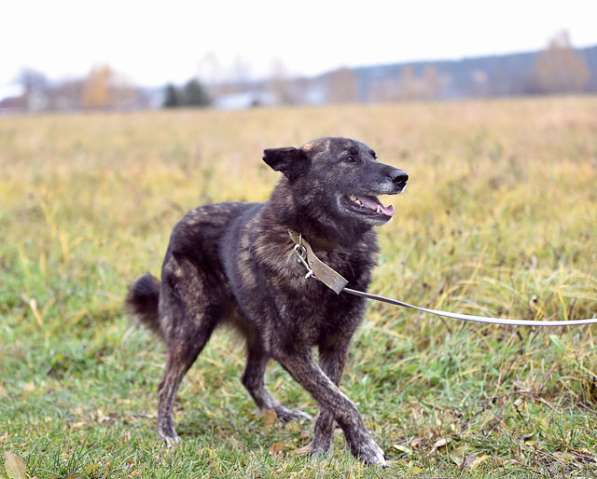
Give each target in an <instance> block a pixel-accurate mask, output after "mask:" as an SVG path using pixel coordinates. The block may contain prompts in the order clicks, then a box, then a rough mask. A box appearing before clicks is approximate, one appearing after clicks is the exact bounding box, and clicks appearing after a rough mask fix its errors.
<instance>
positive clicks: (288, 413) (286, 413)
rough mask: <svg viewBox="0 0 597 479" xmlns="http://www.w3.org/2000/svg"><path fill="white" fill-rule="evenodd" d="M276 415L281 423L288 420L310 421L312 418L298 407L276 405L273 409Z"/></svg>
mask: <svg viewBox="0 0 597 479" xmlns="http://www.w3.org/2000/svg"><path fill="white" fill-rule="evenodd" d="M274 410H275V411H276V416H277V417H278V419H279V420H280V421H282V422H283V423H286V422H289V421H312V420H313V418H312V417H311V416H310V415H309V414H307V413H306V412H303V411H301V410H299V409H288V408H287V407H284V406H277V407H276V408H275V409H274Z"/></svg>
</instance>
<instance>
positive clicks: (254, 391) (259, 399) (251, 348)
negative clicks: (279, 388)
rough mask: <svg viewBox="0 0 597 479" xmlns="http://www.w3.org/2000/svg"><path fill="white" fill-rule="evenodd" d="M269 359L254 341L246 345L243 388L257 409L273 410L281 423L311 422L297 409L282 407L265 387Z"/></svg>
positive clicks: (309, 418) (305, 414) (306, 415)
mask: <svg viewBox="0 0 597 479" xmlns="http://www.w3.org/2000/svg"><path fill="white" fill-rule="evenodd" d="M268 361H269V357H268V356H267V355H266V354H265V353H264V352H263V348H262V347H261V345H259V344H258V343H257V342H256V341H255V342H253V343H248V344H247V365H246V367H245V372H244V373H243V376H242V379H241V381H242V383H243V386H245V388H246V389H247V391H248V392H249V394H250V395H251V397H252V398H253V400H254V401H255V404H257V407H258V408H259V409H273V410H274V411H275V412H276V416H277V417H278V419H279V420H280V421H282V422H288V421H292V420H295V419H298V420H311V419H312V418H311V416H309V415H308V414H307V413H304V412H303V411H300V410H298V409H289V408H287V407H284V406H282V405H281V404H280V403H279V402H278V401H277V400H276V399H275V398H273V397H272V395H271V394H270V393H269V391H268V390H267V389H266V387H265V381H264V377H265V369H266V367H267V363H268Z"/></svg>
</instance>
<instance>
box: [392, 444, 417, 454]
mask: <svg viewBox="0 0 597 479" xmlns="http://www.w3.org/2000/svg"><path fill="white" fill-rule="evenodd" d="M394 449H396V450H398V451H400V452H403V453H404V454H406V455H408V456H410V455H411V454H412V453H413V450H412V449H411V448H410V447H406V446H403V445H401V444H394Z"/></svg>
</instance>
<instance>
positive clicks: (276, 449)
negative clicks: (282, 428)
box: [269, 442, 284, 456]
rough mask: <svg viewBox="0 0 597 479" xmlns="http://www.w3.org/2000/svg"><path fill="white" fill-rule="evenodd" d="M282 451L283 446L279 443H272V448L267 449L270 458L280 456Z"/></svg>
mask: <svg viewBox="0 0 597 479" xmlns="http://www.w3.org/2000/svg"><path fill="white" fill-rule="evenodd" d="M283 450H284V444H283V443H281V442H274V443H273V444H272V447H270V448H269V453H270V454H271V455H272V456H278V455H280V454H282V451H283Z"/></svg>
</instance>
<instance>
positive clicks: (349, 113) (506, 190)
mask: <svg viewBox="0 0 597 479" xmlns="http://www.w3.org/2000/svg"><path fill="white" fill-rule="evenodd" d="M326 135H336V136H337V135H341V136H350V137H355V138H359V139H362V140H363V141H365V142H367V143H368V144H370V145H371V146H373V147H374V148H375V149H376V151H377V152H378V156H379V158H380V159H382V160H383V161H384V162H386V163H390V164H394V165H396V166H399V167H401V168H403V169H405V170H406V171H408V173H409V174H410V176H411V181H410V184H409V188H408V190H407V192H406V193H405V194H404V195H401V196H400V197H399V198H396V199H395V200H394V199H393V200H392V202H393V204H394V205H395V207H396V208H397V217H395V218H394V219H393V220H392V221H391V222H390V223H389V224H388V225H385V226H384V227H382V228H380V229H379V234H380V246H381V253H380V256H379V261H378V267H377V269H376V270H375V276H374V282H373V284H372V287H371V291H372V292H376V293H379V294H384V295H388V296H391V297H397V298H400V299H402V300H405V301H408V302H411V303H414V304H420V305H425V306H430V307H434V308H440V309H448V310H453V311H460V312H465V313H471V314H480V315H501V316H506V317H513V318H522V319H581V318H589V317H594V316H595V315H597V267H596V265H597V186H596V185H597V98H591V97H578V98H550V99H515V100H500V101H485V102H454V103H442V104H434V103H404V104H396V105H379V106H351V105H347V106H334V107H325V108H287V109H257V110H252V111H240V112H216V111H190V110H189V111H184V110H183V111H172V112H149V113H130V114H102V113H97V114H72V115H71V114H68V115H53V116H28V117H4V118H0V168H1V175H0V233H1V235H0V237H1V240H0V454H2V455H0V477H4V476H7V477H26V476H24V475H23V468H24V469H26V474H27V475H28V476H29V477H37V478H40V479H41V478H66V477H68V478H75V477H77V478H100V477H106V478H108V477H109V478H121V477H122V478H124V477H141V478H143V477H156V478H167V477H193V478H232V477H239V478H245V477H246V478H276V479H279V478H365V477H367V478H369V477H384V478H388V477H421V478H423V477H479V478H481V477H529V478H531V477H532V478H534V477H596V476H597V453H596V449H597V436H596V434H595V431H596V429H597V411H596V406H597V348H596V342H595V333H596V332H597V329H596V328H595V327H594V326H592V327H591V326H588V327H576V328H573V327H570V328H555V329H550V330H544V329H543V330H539V329H535V328H512V327H499V326H487V325H479V324H466V325H465V324H461V323H458V322H455V321H450V320H442V319H439V318H435V317H429V316H424V315H422V314H419V313H415V312H410V311H406V310H402V309H399V308H395V307H391V306H387V305H382V304H370V306H369V308H368V312H367V315H366V320H365V322H364V324H363V326H362V327H361V329H360V330H359V333H358V334H357V337H356V338H355V341H354V344H353V347H352V350H351V354H350V360H349V364H348V367H347V370H346V373H345V375H344V379H343V389H344V391H345V392H346V393H347V394H348V395H349V397H351V398H352V399H353V400H354V401H355V402H356V403H357V404H358V406H359V408H360V410H361V412H362V413H363V415H364V417H365V420H366V423H367V425H368V426H369V427H370V428H371V430H372V432H373V434H374V435H375V437H376V438H377V439H378V440H379V442H380V444H381V446H382V447H383V448H384V450H385V451H386V454H387V456H388V459H389V460H390V467H389V468H388V469H386V470H379V469H376V468H368V467H365V466H363V465H361V464H360V463H359V462H358V461H356V460H354V459H353V458H352V457H351V456H350V454H349V452H348V451H347V449H346V447H345V443H344V439H343V437H342V435H341V434H340V433H339V432H338V433H337V434H336V437H335V442H334V451H333V454H332V456H331V457H330V458H327V459H321V460H311V459H309V458H308V457H305V456H304V455H301V454H300V449H301V448H302V447H303V446H305V445H306V444H307V443H308V441H309V437H310V435H311V430H312V425H311V424H297V423H295V424H289V425H286V426H282V425H280V424H278V423H276V422H274V421H272V417H271V415H269V414H265V415H262V414H260V413H259V412H258V411H257V410H256V409H255V407H254V405H253V402H252V401H251V400H250V398H249V397H248V395H247V394H246V392H245V391H244V389H243V388H242V386H241V385H240V381H239V378H240V375H241V373H242V368H243V365H244V350H243V346H242V344H241V343H240V342H239V341H238V339H237V338H235V337H234V336H233V335H232V334H231V333H229V332H227V331H225V330H221V331H218V332H217V333H216V334H215V336H214V338H213V339H212V341H211V342H210V343H209V345H208V346H207V348H206V350H205V351H204V352H203V354H202V355H201V357H200V359H199V360H198V361H197V363H196V364H195V366H194V367H193V369H192V370H191V371H190V372H189V374H188V375H187V377H186V379H185V381H184V383H183V386H182V387H181V390H180V393H179V399H178V401H177V406H176V413H175V419H176V421H177V423H178V432H179V433H180V434H181V437H182V439H183V441H182V443H181V444H180V445H179V446H178V447H176V448H174V449H167V448H165V447H164V446H163V444H162V443H161V441H160V440H159V439H158V437H157V435H156V433H155V410H156V388H157V384H158V382H159V381H160V378H161V374H162V367H163V364H164V352H163V348H162V346H161V345H160V344H159V342H158V341H156V340H155V339H154V338H153V337H152V336H151V335H150V333H148V332H146V331H144V330H142V329H138V328H135V327H133V326H131V323H130V322H129V321H128V319H127V318H126V316H125V314H124V311H123V308H122V301H123V297H124V294H125V290H126V286H127V284H128V282H130V281H131V280H132V279H134V278H135V277H136V276H137V275H139V274H140V273H143V272H145V271H151V272H153V273H154V274H158V273H159V269H160V263H161V260H162V257H163V254H164V251H165V247H166V245H167V241H168V237H169V234H170V231H171V228H172V226H173V225H174V223H175V222H176V221H177V220H178V219H179V218H180V217H181V215H182V214H184V212H185V211H187V210H188V209H191V208H193V207H194V206H196V205H198V204H202V203H207V202H219V201H226V200H250V201H262V200H265V199H266V198H267V196H268V194H269V191H270V190H271V188H272V186H273V185H274V183H275V181H276V179H277V177H276V174H275V173H274V172H272V171H271V170H269V169H268V168H267V166H266V165H265V164H263V163H262V161H261V152H262V150H263V149H264V148H266V147H276V146H290V145H300V144H303V143H305V142H306V141H308V140H310V139H312V138H316V137H320V136H326ZM267 382H268V384H269V387H270V389H271V390H272V391H273V392H274V393H275V395H276V396H277V397H278V398H279V399H280V400H281V401H282V402H283V403H286V404H287V405H291V406H293V407H300V408H302V409H304V410H306V411H308V412H310V413H312V414H315V413H316V411H317V409H316V407H315V404H314V402H313V400H312V399H311V398H310V397H309V396H308V395H307V394H306V393H304V392H303V391H302V390H301V388H300V387H299V386H298V385H296V384H295V383H294V382H293V381H292V380H291V379H290V378H289V377H288V375H287V374H286V373H285V372H284V371H283V370H282V369H281V368H280V367H279V366H277V365H274V364H272V365H271V366H270V369H269V370H268V375H267ZM1 461H5V463H6V464H5V466H6V469H5V468H3V467H2V466H1V464H2V463H1ZM3 475H4V476H3Z"/></svg>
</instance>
